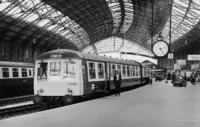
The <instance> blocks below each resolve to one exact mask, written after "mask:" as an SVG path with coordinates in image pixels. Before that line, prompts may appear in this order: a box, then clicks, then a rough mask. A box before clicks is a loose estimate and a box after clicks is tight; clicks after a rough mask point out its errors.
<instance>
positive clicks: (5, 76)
mask: <svg viewBox="0 0 200 127" xmlns="http://www.w3.org/2000/svg"><path fill="white" fill-rule="evenodd" d="M2 75H3V77H4V78H8V77H9V69H8V68H2Z"/></svg>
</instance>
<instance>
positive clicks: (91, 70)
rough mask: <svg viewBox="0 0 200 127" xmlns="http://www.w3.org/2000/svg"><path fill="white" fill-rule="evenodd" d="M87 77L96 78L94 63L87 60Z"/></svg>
mask: <svg viewBox="0 0 200 127" xmlns="http://www.w3.org/2000/svg"><path fill="white" fill-rule="evenodd" d="M89 78H90V79H96V72H95V63H92V62H89Z"/></svg>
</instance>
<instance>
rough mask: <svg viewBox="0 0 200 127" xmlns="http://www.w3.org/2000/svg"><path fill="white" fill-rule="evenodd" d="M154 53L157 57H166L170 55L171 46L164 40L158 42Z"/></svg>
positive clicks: (154, 46)
mask: <svg viewBox="0 0 200 127" xmlns="http://www.w3.org/2000/svg"><path fill="white" fill-rule="evenodd" d="M152 52H153V54H154V55H155V56H156V57H164V56H166V55H167V54H168V53H169V45H168V43H167V42H165V41H163V40H159V41H156V42H155V43H154V44H153V47H152Z"/></svg>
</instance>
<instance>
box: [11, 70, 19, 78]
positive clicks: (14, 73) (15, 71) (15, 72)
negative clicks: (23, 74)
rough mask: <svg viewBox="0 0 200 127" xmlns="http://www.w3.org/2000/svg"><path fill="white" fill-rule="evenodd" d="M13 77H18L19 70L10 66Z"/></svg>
mask: <svg viewBox="0 0 200 127" xmlns="http://www.w3.org/2000/svg"><path fill="white" fill-rule="evenodd" d="M12 73H13V77H19V70H18V68H12Z"/></svg>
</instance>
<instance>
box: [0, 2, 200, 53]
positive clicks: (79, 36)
mask: <svg viewBox="0 0 200 127" xmlns="http://www.w3.org/2000/svg"><path fill="white" fill-rule="evenodd" d="M171 1H172V2H171ZM171 5H172V27H171V31H172V34H171V35H172V49H173V51H174V52H176V51H181V52H185V51H187V52H189V51H190V50H191V49H193V48H195V49H197V48H196V46H195V45H199V42H198V40H199V34H200V31H199V29H200V26H199V17H200V16H199V15H200V0H0V40H8V41H11V42H14V44H18V43H20V44H23V45H24V46H26V45H29V44H32V43H34V46H35V47H36V48H37V47H44V48H47V49H48V50H51V49H55V48H56V47H58V46H59V47H60V48H67V49H73V50H79V51H85V52H87V51H91V50H93V52H96V53H97V52H109V51H120V52H125V51H127V50H128V51H132V52H139V53H142V54H143V53H144V54H148V55H150V56H151V55H152V53H151V37H152V36H153V37H154V41H155V40H156V38H157V36H158V33H160V32H162V34H163V36H164V38H165V40H166V41H167V42H169V41H168V40H169V18H170V8H171ZM113 38H115V39H116V40H117V41H114V40H113ZM105 39H106V41H103V40H105ZM120 39H122V40H123V41H119V40H120ZM105 45H106V47H107V48H106V49H105V48H103V47H105ZM134 46H138V47H139V48H140V50H135V49H134V48H133V47H134ZM186 47H187V48H186ZM131 48H133V49H131Z"/></svg>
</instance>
